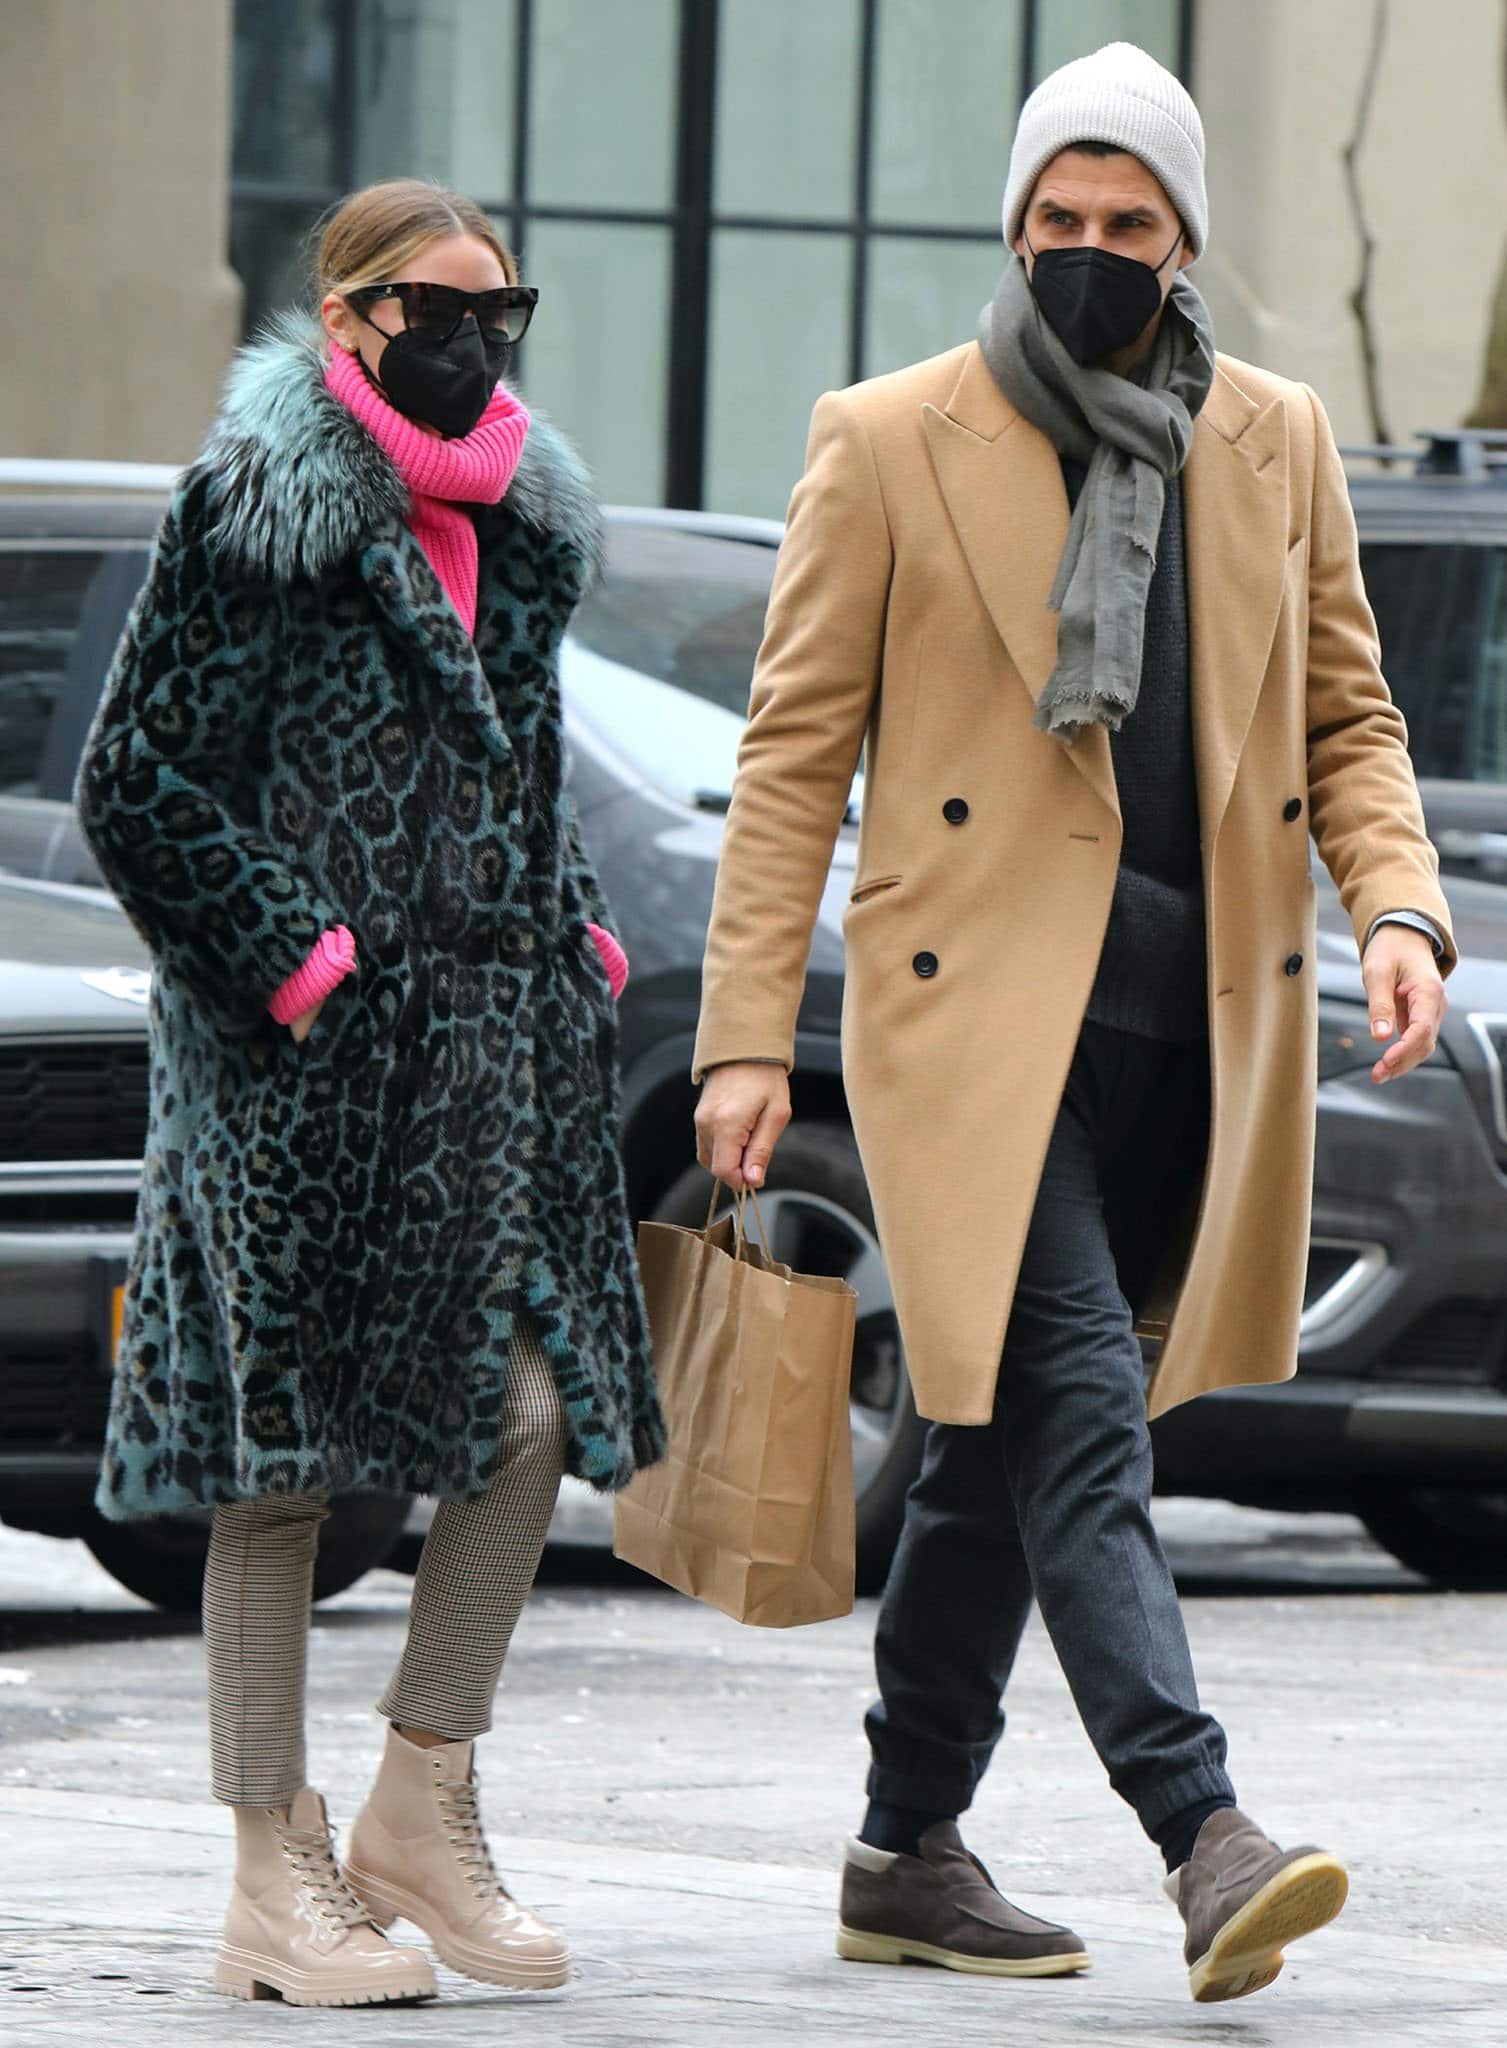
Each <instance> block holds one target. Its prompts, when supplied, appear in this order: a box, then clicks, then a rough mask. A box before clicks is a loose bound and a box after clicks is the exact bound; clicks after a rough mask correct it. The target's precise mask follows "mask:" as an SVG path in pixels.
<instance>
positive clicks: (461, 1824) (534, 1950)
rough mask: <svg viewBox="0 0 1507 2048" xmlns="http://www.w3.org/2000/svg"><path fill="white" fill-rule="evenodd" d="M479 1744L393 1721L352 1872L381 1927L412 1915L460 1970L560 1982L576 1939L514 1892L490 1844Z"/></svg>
mask: <svg viewBox="0 0 1507 2048" xmlns="http://www.w3.org/2000/svg"><path fill="white" fill-rule="evenodd" d="M473 1748H474V1745H473V1744H472V1743H471V1742H469V1741H467V1742H441V1743H436V1744H435V1745H434V1747H433V1748H429V1749H426V1748H424V1747H423V1746H422V1745H421V1744H419V1743H417V1742H410V1741H409V1739H408V1737H407V1736H406V1735H402V1734H400V1733H399V1732H398V1730H397V1729H396V1728H395V1727H394V1726H393V1725H392V1723H391V1722H389V1723H388V1728H387V1742H386V1746H385V1748H384V1750H383V1752H382V1763H381V1767H380V1769H379V1770H378V1772H377V1777H376V1781H375V1783H374V1784H373V1786H372V1789H371V1791H370V1793H369V1794H368V1795H367V1800H366V1804H365V1805H364V1806H363V1807H362V1809H361V1811H360V1813H359V1814H358V1815H357V1816H356V1822H355V1826H354V1827H353V1828H352V1829H351V1841H350V1849H349V1851H348V1853H347V1856H346V1861H345V1875H346V1877H347V1878H348V1879H349V1880H350V1885H351V1889H352V1890H353V1891H354V1892H355V1893H356V1895H357V1897H358V1898H359V1899H361V1901H362V1902H363V1904H364V1905H365V1907H366V1909H367V1911H368V1912H369V1913H370V1914H371V1916H372V1919H373V1920H374V1921H375V1922H376V1923H377V1925H378V1926H379V1927H388V1926H391V1924H392V1922H393V1921H394V1920H395V1919H398V1918H400V1917H401V1918H402V1919H404V1920H410V1921H412V1923H413V1925H414V1926H415V1927H421V1928H422V1929H423V1930H424V1932H425V1934H427V1935H428V1937H429V1939H430V1941H431V1942H432V1943H433V1944H434V1952H435V1954H436V1955H437V1956H438V1957H439V1959H440V1961H441V1962H442V1963H446V1964H448V1965H449V1967H450V1968H451V1969H452V1970H459V1971H460V1972H461V1974H462V1976H466V1977H475V1978H477V1979H478V1980H479V1981H480V1982H481V1983H483V1984H508V1985H512V1986H514V1987H515V1988H525V1987H527V1988H531V1989H535V1990H540V1989H545V1988H547V1987H548V1986H550V1985H554V1984H563V1983H564V1982H565V1980H566V1978H567V1977H568V1976H569V1975H570V1950H569V1948H568V1947H567V1946H566V1944H565V1942H564V1941H563V1940H562V1939H561V1938H560V1936H559V1935H558V1934H556V1933H555V1931H554V1929H553V1928H551V1927H546V1926H545V1924H544V1922H543V1921H542V1920H539V1919H537V1918H536V1917H535V1915H534V1914H532V1913H529V1912H527V1911H525V1909H524V1908H523V1907H522V1906H520V1905H519V1904H518V1903H517V1901H516V1900H515V1899H514V1898H513V1897H512V1896H511V1894H510V1893H509V1892H508V1891H507V1889H506V1887H505V1886H504V1885H503V1883H502V1880H501V1878H500V1877H499V1876H498V1874H497V1867H496V1865H495V1864H494V1863H493V1861H492V1856H491V1852H490V1851H489V1849H488V1848H487V1842H486V1836H485V1835H484V1834H483V1833H482V1826H481V1815H480V1812H479V1811H478V1808H477V1793H478V1790H479V1783H478V1780H477V1777H476V1770H475V1761H474V1758H473V1755H472V1751H473Z"/></svg>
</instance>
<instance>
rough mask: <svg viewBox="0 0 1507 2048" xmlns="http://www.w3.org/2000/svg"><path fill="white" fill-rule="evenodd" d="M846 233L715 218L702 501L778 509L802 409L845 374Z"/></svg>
mask: <svg viewBox="0 0 1507 2048" xmlns="http://www.w3.org/2000/svg"><path fill="white" fill-rule="evenodd" d="M852 271H853V247H852V243H851V241H850V240H849V238H848V237H847V236H846V235H831V234H784V233H777V232H773V231H769V230H763V229H755V228H723V229H721V230H720V231H719V232H718V233H716V234H714V235H713V237H712V309H711V365H710V378H709V394H710V395H709V402H708V419H707V450H706V482H705V490H704V493H703V496H704V499H705V502H706V503H707V504H708V505H710V506H711V507H713V508H714V509H715V510H716V511H718V512H752V513H761V514H763V515H765V516H766V517H769V518H772V519H782V518H783V517H784V515H785V507H786V505H787V504H788V503H789V501H790V493H791V490H792V488H793V486H794V484H795V481H796V478H797V477H798V476H799V475H800V473H801V466H802V463H803V461H804V458H805V450H806V432H807V429H808V427H809V426H810V423H811V408H812V406H813V405H814V404H815V403H816V401H817V399H818V398H819V397H820V396H821V394H822V392H824V391H830V390H831V389H832V388H833V387H834V386H836V385H839V384H845V383H847V381H848V306H849V302H850V298H851V294H852Z"/></svg>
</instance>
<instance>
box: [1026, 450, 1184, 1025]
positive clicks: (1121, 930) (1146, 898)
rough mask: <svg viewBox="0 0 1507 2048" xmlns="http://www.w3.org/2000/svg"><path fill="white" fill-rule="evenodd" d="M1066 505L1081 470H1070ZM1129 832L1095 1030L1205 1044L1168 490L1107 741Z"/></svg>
mask: <svg viewBox="0 0 1507 2048" xmlns="http://www.w3.org/2000/svg"><path fill="white" fill-rule="evenodd" d="M1062 474H1063V480H1064V482H1065V483H1066V485H1067V492H1068V498H1069V501H1070V502H1071V503H1073V504H1076V503H1077V499H1078V493H1079V491H1080V490H1081V489H1082V487H1083V478H1084V474H1085V465H1084V464H1082V463H1078V462H1075V461H1073V460H1072V459H1071V458H1070V457H1066V456H1065V457H1063V459H1062ZM1110 751H1111V754H1112V755H1113V758H1114V769H1115V784H1116V787H1117V789H1118V791H1119V796H1120V814H1121V817H1122V819H1123V821H1124V841H1123V844H1122V846H1121V850H1120V868H1119V873H1118V874H1117V876H1116V878H1115V893H1114V900H1113V902H1112V903H1111V905H1110V912H1109V928H1108V930H1107V931H1106V933H1105V936H1104V950H1103V952H1102V953H1101V954H1100V956H1099V967H1098V971H1097V973H1096V975H1095V977H1094V984H1093V988H1092V989H1091V991H1090V993H1089V999H1088V1009H1087V1013H1086V1014H1087V1015H1088V1016H1089V1017H1090V1018H1091V1019H1092V1020H1093V1021H1094V1022H1095V1023H1096V1024H1109V1025H1113V1026H1114V1027H1115V1028H1116V1029H1118V1030H1120V1031H1135V1032H1138V1033H1140V1034H1141V1035H1142V1036H1143V1037H1146V1038H1161V1039H1188V1038H1199V1037H1202V1036H1203V1035H1204V1034H1205V1033H1206V1032H1207V1030H1208V1028H1209V1014H1208V985H1207V978H1208V969H1207V954H1206V942H1205V937H1204V891H1203V866H1202V862H1201V859H1200V855H1199V827H1198V783H1197V779H1196V776H1195V772H1194V761H1193V707H1192V695H1191V691H1190V687H1189V668H1188V585H1187V574H1186V565H1185V556H1184V548H1183V493H1182V481H1181V479H1180V478H1179V477H1176V476H1174V477H1171V478H1169V480H1168V483H1167V496H1166V503H1165V506H1164V507H1163V511H1162V525H1161V532H1160V534H1159V536H1158V539H1157V550H1156V568H1155V569H1154V570H1153V572H1152V577H1151V586H1150V589H1149V590H1148V592H1147V596H1146V633H1145V642H1144V646H1143V650H1142V655H1141V688H1140V694H1139V696H1138V697H1137V699H1136V707H1135V709H1134V711H1132V712H1131V713H1130V715H1129V716H1128V717H1127V718H1126V719H1125V720H1124V722H1123V723H1122V724H1121V726H1120V730H1119V731H1118V732H1115V733H1111V734H1110Z"/></svg>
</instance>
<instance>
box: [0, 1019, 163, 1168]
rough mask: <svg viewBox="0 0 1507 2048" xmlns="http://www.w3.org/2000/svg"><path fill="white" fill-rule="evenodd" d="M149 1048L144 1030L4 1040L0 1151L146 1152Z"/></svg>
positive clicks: (66, 1155)
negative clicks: (138, 1034) (118, 1035)
mask: <svg viewBox="0 0 1507 2048" xmlns="http://www.w3.org/2000/svg"><path fill="white" fill-rule="evenodd" d="M149 1056H150V1055H149V1051H148V1046H147V1042H146V1040H145V1039H144V1038H141V1039H132V1038H126V1039H112V1038H101V1039H73V1040H71V1041H49V1040H46V1039H41V1040H37V1041H34V1042H31V1043H28V1044H25V1045H14V1044H11V1045H3V1046H0V1133H3V1134H4V1135H3V1137H0V1158H3V1159H4V1160H5V1161H6V1163H7V1164H19V1163H24V1162H26V1161H37V1160H55V1159H140V1157H141V1155H142V1152H143V1151H144V1150H145V1147H146V1125H147V1062H148V1059H149Z"/></svg>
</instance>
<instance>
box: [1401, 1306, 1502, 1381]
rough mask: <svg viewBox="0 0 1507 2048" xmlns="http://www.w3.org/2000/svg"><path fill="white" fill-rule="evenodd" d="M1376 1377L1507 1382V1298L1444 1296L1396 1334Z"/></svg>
mask: <svg viewBox="0 0 1507 2048" xmlns="http://www.w3.org/2000/svg"><path fill="white" fill-rule="evenodd" d="M1373 1370H1374V1372H1375V1374H1376V1377H1377V1378H1378V1379H1384V1380H1414V1381H1422V1382H1424V1383H1426V1384H1427V1383H1432V1384H1434V1385H1444V1386H1456V1387H1485V1386H1492V1385H1494V1384H1495V1383H1496V1382H1497V1381H1499V1380H1500V1381H1503V1382H1504V1383H1507V1303H1503V1302H1501V1301H1473V1300H1467V1299H1461V1300H1458V1301H1441V1302H1436V1303H1435V1305H1434V1306H1433V1307H1432V1308H1431V1309H1428V1310H1426V1311H1425V1312H1424V1314H1422V1315H1421V1316H1419V1317H1418V1318H1417V1320H1416V1321H1415V1322H1412V1323H1410V1324H1409V1325H1408V1327H1407V1328H1406V1329H1405V1330H1404V1331H1403V1333H1402V1335H1401V1336H1400V1337H1396V1338H1394V1339H1393V1340H1392V1342H1391V1344H1389V1345H1388V1347H1387V1349H1386V1350H1385V1351H1384V1352H1383V1353H1382V1355H1381V1357H1380V1358H1379V1359H1378V1360H1377V1361H1376V1364H1375V1367H1374V1368H1373Z"/></svg>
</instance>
